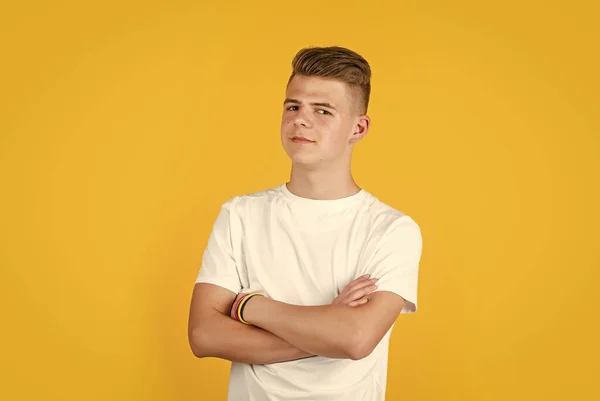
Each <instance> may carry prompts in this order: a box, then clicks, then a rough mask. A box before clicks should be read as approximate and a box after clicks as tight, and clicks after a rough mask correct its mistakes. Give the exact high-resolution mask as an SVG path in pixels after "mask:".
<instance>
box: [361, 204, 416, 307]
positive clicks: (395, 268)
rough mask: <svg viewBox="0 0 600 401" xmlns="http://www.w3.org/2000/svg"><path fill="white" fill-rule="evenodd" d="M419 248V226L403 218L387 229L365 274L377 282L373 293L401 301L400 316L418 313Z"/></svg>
mask: <svg viewBox="0 0 600 401" xmlns="http://www.w3.org/2000/svg"><path fill="white" fill-rule="evenodd" d="M422 248H423V240H422V236H421V230H420V228H419V226H418V225H417V223H416V222H415V221H414V220H413V219H412V218H410V216H406V215H405V216H402V217H400V218H399V219H397V220H396V221H394V222H393V223H392V224H391V225H390V227H389V228H388V230H387V232H386V233H385V234H384V236H383V237H382V238H381V241H380V244H379V246H378V248H377V250H376V252H375V255H374V257H373V259H372V260H371V262H370V263H369V264H368V266H367V267H366V270H365V273H368V274H370V275H371V277H373V278H377V279H379V280H378V281H377V283H376V285H377V289H376V290H375V291H390V292H393V293H395V294H398V295H400V296H401V297H402V298H404V300H405V301H406V302H405V303H404V307H403V308H402V311H401V312H400V313H413V312H416V310H417V287H418V277H419V262H420V259H421V251H422Z"/></svg>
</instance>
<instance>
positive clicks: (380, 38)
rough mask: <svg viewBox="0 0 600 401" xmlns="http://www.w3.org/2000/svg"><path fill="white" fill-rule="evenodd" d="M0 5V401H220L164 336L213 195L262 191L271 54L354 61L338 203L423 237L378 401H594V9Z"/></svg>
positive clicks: (546, 4)
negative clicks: (374, 205) (309, 53)
mask: <svg viewBox="0 0 600 401" xmlns="http://www.w3.org/2000/svg"><path fill="white" fill-rule="evenodd" d="M494 3H495V4H491V3H490V2H485V1H469V2H466V1H451V2H441V1H438V2H434V1H399V2H393V1H389V2H383V1H369V2H359V1H356V2H349V1H327V2H316V1H301V2H279V1H277V2H275V1H274V2H269V3H267V2H235V1H234V2H232V1H227V2H217V1H211V2H201V1H195V2H194V1H169V2H167V1H164V2H159V1H144V2H142V1H139V2H131V1H118V2H114V1H111V2H95V3H94V4H92V3H90V2H85V1H63V2H28V1H21V2H17V1H13V2H3V3H2V6H1V11H0V32H1V35H0V44H1V57H2V63H1V64H0V92H1V96H0V117H1V120H0V135H1V136H0V180H1V191H2V192H1V194H2V196H1V200H0V202H1V205H0V206H1V207H0V226H1V229H0V268H1V277H0V286H1V288H0V293H1V294H2V295H1V296H2V299H1V300H0V301H1V302H2V313H1V319H2V320H1V322H2V323H1V324H2V329H1V334H0V336H1V342H0V343H1V344H2V352H1V356H0V359H1V361H2V363H1V369H2V372H1V375H0V380H1V382H2V384H1V385H0V399H3V400H34V399H36V400H37V399H39V400H148V401H155V400H224V399H225V397H226V388H227V374H228V366H229V365H228V363H227V362H225V361H221V360H217V359H204V360H199V359H196V358H194V356H193V355H192V353H191V351H190V349H189V347H188V343H187V331H186V330H187V317H188V307H189V301H190V296H191V291H192V287H193V282H194V280H195V278H196V275H197V273H198V269H199V266H200V262H201V257H202V252H203V250H204V246H205V244H206V241H207V238H208V235H209V231H210V227H211V225H212V223H213V221H214V218H215V217H216V214H217V212H218V209H219V207H220V205H221V203H222V202H224V201H225V200H226V199H228V198H230V197H232V196H234V195H238V194H242V193H248V192H254V191H258V190H262V189H265V188H268V187H271V186H275V185H278V184H280V183H282V182H284V180H287V178H288V172H289V163H288V160H287V157H286V156H285V153H284V152H283V150H282V149H281V146H280V143H279V122H280V114H281V108H282V104H281V103H282V101H283V95H284V89H285V82H286V80H287V78H288V75H289V73H290V62H291V59H292V57H293V55H294V54H295V52H296V51H297V50H298V49H300V48H301V47H304V46H308V45H342V46H347V47H350V48H352V49H354V50H356V51H358V52H359V53H361V54H362V55H364V56H365V57H366V58H367V59H368V60H369V62H370V63H371V66H372V68H373V92H372V103H371V108H370V115H371V117H372V119H373V126H372V130H371V132H370V133H369V135H368V136H367V138H366V139H365V141H364V142H362V143H361V144H360V145H359V146H358V147H357V149H356V152H355V161H354V173H355V177H356V179H357V182H358V183H359V185H361V186H362V187H364V188H365V189H366V190H368V191H370V192H372V193H374V194H375V195H376V196H378V197H379V198H380V199H382V200H383V201H384V202H387V203H389V204H390V205H392V206H394V207H396V208H398V209H400V210H402V211H404V212H405V213H407V214H410V215H412V216H413V218H414V219H415V220H416V221H417V222H418V223H419V224H420V226H421V228H422V230H423V237H424V252H423V259H422V263H421V274H420V284H419V306H420V309H419V311H418V313H417V314H415V315H411V316H405V317H402V318H401V319H399V321H398V323H397V326H396V329H395V331H394V333H393V336H392V345H391V352H390V363H389V379H388V380H389V383H388V397H387V399H388V400H410V401H418V400H422V401H437V400H443V401H453V400H456V401H464V400H478V401H479V400H481V401H488V400H489V401H491V400H503V401H504V400H565V399H571V400H578V401H579V400H597V399H599V397H600V393H599V391H598V387H597V380H598V358H599V357H600V353H599V347H598V338H600V330H599V329H598V316H599V314H598V307H599V306H600V305H599V300H598V295H597V294H598V292H597V289H596V288H595V287H598V284H599V283H598V278H599V272H598V270H599V268H600V255H599V254H600V252H599V247H600V234H599V231H600V230H599V228H598V227H599V225H600V213H599V211H598V208H599V205H600V196H599V190H598V186H599V182H600V178H599V173H600V134H599V132H600V117H599V115H598V109H599V95H598V94H599V93H600V81H599V78H598V71H600V62H599V59H598V43H599V40H600V35H599V32H598V25H597V21H598V7H597V6H595V5H594V3H596V2H594V1H589V2H583V1H570V2H562V1H509V2H505V1H503V2H494Z"/></svg>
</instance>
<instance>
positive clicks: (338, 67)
mask: <svg viewBox="0 0 600 401" xmlns="http://www.w3.org/2000/svg"><path fill="white" fill-rule="evenodd" d="M296 75H301V76H306V77H322V78H330V79H335V80H339V81H342V82H345V83H346V84H347V85H348V86H349V87H350V88H351V90H352V94H353V96H356V97H358V101H357V102H356V104H357V106H358V107H357V111H358V112H359V113H360V114H366V113H367V108H368V107H369V97H370V96H371V67H370V66H369V63H368V62H367V60H365V59H364V58H363V57H362V56H361V55H359V54H358V53H356V52H354V51H352V50H350V49H347V48H344V47H339V46H329V47H307V48H304V49H302V50H300V51H299V52H298V53H297V54H296V56H295V57H294V59H293V60H292V75H291V76H290V79H289V80H288V85H289V83H290V82H291V81H292V79H293V78H294V77H295V76H296Z"/></svg>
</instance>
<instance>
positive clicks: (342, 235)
mask: <svg viewBox="0 0 600 401" xmlns="http://www.w3.org/2000/svg"><path fill="white" fill-rule="evenodd" d="M292 66H293V72H292V74H291V77H290V80H289V82H288V86H287V90H286V98H285V101H284V104H283V118H282V124H281V141H282V144H283V148H284V150H285V152H286V153H287V154H288V156H289V157H290V159H291V162H292V167H291V176H290V180H289V182H287V183H285V184H282V185H279V186H277V187H274V188H271V189H268V190H264V191H261V192H257V193H253V194H249V195H243V196H237V197H234V198H232V199H230V200H228V201H226V202H225V203H224V204H223V206H222V208H221V210H220V213H219V215H218V216H217V218H216V221H215V223H214V226H213V230H212V232H211V235H210V238H209V241H208V245H207V248H206V250H205V252H204V255H203V260H202V266H201V268H200V273H199V275H198V278H197V280H196V284H195V287H194V292H193V295H192V301H191V309H190V320H189V341H190V345H191V348H192V350H193V352H194V355H196V356H197V357H217V358H223V359H227V360H230V361H232V366H231V373H230V382H229V398H228V399H229V400H230V401H250V400H255V401H266V400H273V401H275V400H277V401H279V400H281V401H283V400H294V401H298V400H306V401H309V400H310V401H349V400H361V401H382V400H384V397H385V388H386V376H387V363H388V360H387V357H388V345H389V337H390V334H391V331H392V328H393V325H394V322H395V320H396V318H397V317H398V315H399V314H401V313H411V312H414V311H416V309H417V281H418V280H417V278H418V267H419V261H420V258H421V249H422V238H421V232H420V228H419V226H418V225H417V224H416V223H415V221H413V219H412V218H411V217H409V216H408V215H405V214H403V213H402V212H400V211H398V210H396V209H394V208H392V207H390V206H388V205H386V204H384V203H383V202H381V201H380V200H378V199H377V198H376V197H375V196H373V195H372V194H370V193H369V192H366V191H365V190H364V189H361V188H359V186H358V185H357V184H356V183H355V181H354V179H353V178H352V174H351V168H350V166H351V157H352V150H353V148H354V145H355V144H356V143H357V142H359V141H360V140H361V139H362V138H363V137H364V136H365V135H366V134H367V132H368V130H369V126H370V119H369V117H368V116H367V115H366V112H367V106H368V103H369V95H370V78H371V69H370V67H369V64H368V63H367V61H366V60H365V59H364V58H363V57H361V56H360V55H358V54H356V53H355V52H353V51H351V50H348V49H345V48H340V47H326V48H308V49H303V50H301V51H300V52H299V53H298V54H297V55H296V57H295V58H294V60H293V62H292ZM255 293H258V295H252V296H250V297H248V294H255Z"/></svg>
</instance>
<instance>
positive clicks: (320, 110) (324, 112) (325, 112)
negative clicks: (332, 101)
mask: <svg viewBox="0 0 600 401" xmlns="http://www.w3.org/2000/svg"><path fill="white" fill-rule="evenodd" d="M317 113H320V114H324V115H326V114H331V113H330V112H328V111H327V110H323V109H319V110H317Z"/></svg>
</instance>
